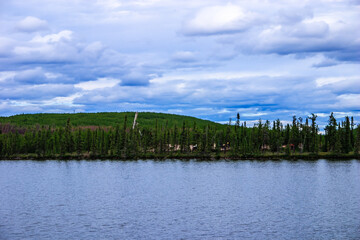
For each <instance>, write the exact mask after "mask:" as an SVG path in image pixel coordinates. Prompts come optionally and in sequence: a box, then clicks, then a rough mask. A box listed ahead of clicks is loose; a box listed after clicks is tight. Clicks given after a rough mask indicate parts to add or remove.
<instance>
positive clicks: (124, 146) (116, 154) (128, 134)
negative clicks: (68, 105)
mask: <svg viewBox="0 0 360 240" xmlns="http://www.w3.org/2000/svg"><path fill="white" fill-rule="evenodd" d="M114 116H117V117H119V116H122V117H123V118H122V119H120V118H116V119H115V117H114ZM41 117H44V119H41ZM66 117H67V119H65V118H66ZM102 117H103V119H102ZM316 118H317V116H316V115H314V114H312V115H311V116H310V117H308V118H306V119H305V122H304V121H303V119H302V118H296V117H295V116H294V117H293V122H292V124H287V125H285V126H283V124H282V123H281V122H280V120H276V121H273V122H272V123H271V122H269V121H261V120H259V122H258V123H257V124H255V126H253V127H247V125H246V122H240V115H239V114H238V115H237V119H236V121H235V124H231V120H230V122H229V124H227V125H221V124H217V123H213V122H210V121H204V120H200V119H196V118H192V117H185V116H179V115H169V114H156V113H140V114H139V117H138V121H137V123H138V124H136V125H135V127H134V128H133V124H132V121H133V119H134V113H99V114H34V115H17V116H13V117H9V118H3V119H2V122H5V123H1V124H0V156H1V157H2V158H6V157H11V156H21V155H24V154H35V155H36V156H38V157H49V158H52V157H59V158H61V156H65V155H70V156H79V157H109V158H138V157H176V156H194V157H197V156H205V157H206V156H229V157H244V156H245V157H246V156H260V155H266V154H271V153H276V154H280V153H281V154H285V155H292V154H303V153H312V154H318V152H329V153H334V154H348V153H349V152H352V151H353V152H354V154H359V149H360V127H359V126H357V127H356V128H355V126H354V121H353V118H351V119H350V118H349V117H346V118H345V121H342V122H338V121H337V120H336V119H335V117H334V116H333V114H331V116H330V118H329V123H328V125H327V126H326V127H325V134H324V135H322V134H319V128H318V125H317V124H316ZM4 119H5V120H7V121H5V120H4ZM24 119H28V120H26V121H25V123H24ZM40 119H41V120H40ZM9 120H10V121H9ZM61 120H63V123H62V124H60V121H61ZM30 123H31V124H30ZM34 123H42V125H39V124H37V125H34ZM12 124H16V125H12ZM94 125H98V126H94Z"/></svg>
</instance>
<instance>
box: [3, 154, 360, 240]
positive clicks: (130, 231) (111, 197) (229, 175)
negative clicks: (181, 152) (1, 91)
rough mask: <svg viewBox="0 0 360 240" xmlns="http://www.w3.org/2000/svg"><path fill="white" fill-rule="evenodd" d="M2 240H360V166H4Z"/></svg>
mask: <svg viewBox="0 0 360 240" xmlns="http://www.w3.org/2000/svg"><path fill="white" fill-rule="evenodd" d="M0 239H9V240H13V239H36V240H41V239H360V161H358V160H349V161H328V160H317V161H301V160H299V161H286V160H283V161H217V162H198V161H180V160H174V161H172V160H168V161H154V160H147V161H141V160H139V161H55V160H51V161H50V160H49V161H0Z"/></svg>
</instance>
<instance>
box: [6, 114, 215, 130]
mask: <svg viewBox="0 0 360 240" xmlns="http://www.w3.org/2000/svg"><path fill="white" fill-rule="evenodd" d="M139 114H140V116H141V117H140V118H139V119H138V120H137V122H138V123H139V125H141V126H142V127H148V128H151V127H153V126H154V125H155V121H158V123H159V125H164V124H165V122H168V126H169V127H174V126H175V125H178V126H180V125H181V124H182V122H183V121H185V122H196V124H197V125H198V126H199V127H204V126H206V125H210V126H212V127H215V126H216V127H218V128H221V127H222V125H221V124H218V123H214V122H211V121H207V120H202V119H198V118H194V117H188V116H182V115H175V114H165V113H153V112H140V113H139ZM125 115H127V117H128V118H127V119H128V123H129V124H130V123H132V122H133V120H134V115H135V113H134V112H120V113H119V112H102V113H74V114H71V113H64V114H59V113H39V114H19V115H14V116H10V117H0V123H11V124H15V125H17V126H33V125H40V126H50V127H63V126H64V124H65V123H66V121H67V119H69V118H70V119H71V125H72V126H101V127H103V126H112V127H116V126H117V125H123V124H124V118H125Z"/></svg>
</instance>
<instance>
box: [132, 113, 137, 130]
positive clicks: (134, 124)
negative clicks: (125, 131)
mask: <svg viewBox="0 0 360 240" xmlns="http://www.w3.org/2000/svg"><path fill="white" fill-rule="evenodd" d="M137 116H138V112H136V113H135V118H134V123H133V127H132V129H135V126H136V119H137Z"/></svg>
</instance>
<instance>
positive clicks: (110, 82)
mask: <svg viewBox="0 0 360 240" xmlns="http://www.w3.org/2000/svg"><path fill="white" fill-rule="evenodd" d="M120 82H121V81H120V80H118V79H112V78H100V79H98V80H95V81H87V82H82V83H78V84H75V87H77V88H81V89H83V90H86V91H89V90H95V89H99V88H108V87H114V86H116V85H118V84H119V83H120Z"/></svg>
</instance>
